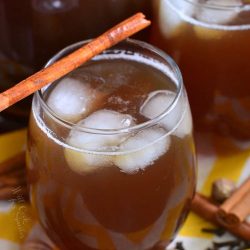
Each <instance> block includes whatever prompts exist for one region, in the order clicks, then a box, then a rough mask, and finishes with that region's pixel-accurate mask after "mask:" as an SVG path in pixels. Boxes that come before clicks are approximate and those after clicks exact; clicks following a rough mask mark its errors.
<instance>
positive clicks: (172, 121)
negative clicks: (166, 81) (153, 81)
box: [140, 90, 192, 137]
mask: <svg viewBox="0 0 250 250" xmlns="http://www.w3.org/2000/svg"><path fill="white" fill-rule="evenodd" d="M175 97H176V93H174V92H172V91H169V90H157V91H153V92H151V93H150V94H149V95H148V98H147V99H146V101H145V102H144V103H143V105H142V106H141V108H140V113H141V114H142V115H143V116H145V117H147V118H149V119H154V118H155V117H157V116H159V115H161V114H162V113H164V112H165V111H166V109H167V108H168V107H169V106H171V104H172V103H173V101H174V99H175ZM185 110H187V111H185ZM159 123H160V124H161V125H162V126H163V127H164V128H166V129H167V131H171V130H173V132H172V133H173V134H174V135H176V136H178V137H184V136H185V135H187V134H189V133H190V131H192V118H191V113H190V110H189V106H188V101H187V96H186V93H185V92H183V94H181V95H180V97H179V99H178V102H177V103H176V104H175V106H173V108H172V109H171V110H169V112H168V114H166V115H165V117H164V118H163V119H162V120H161V121H160V122H159Z"/></svg>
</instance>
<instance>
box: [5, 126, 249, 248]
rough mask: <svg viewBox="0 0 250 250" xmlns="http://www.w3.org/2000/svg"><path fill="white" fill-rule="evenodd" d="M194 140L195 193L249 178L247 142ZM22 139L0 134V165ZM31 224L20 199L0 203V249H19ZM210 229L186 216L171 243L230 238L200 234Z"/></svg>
mask: <svg viewBox="0 0 250 250" xmlns="http://www.w3.org/2000/svg"><path fill="white" fill-rule="evenodd" d="M196 139H197V148H198V166H199V168H198V183H197V189H198V191H199V192H201V193H203V194H204V195H209V194H210V186H211V183H212V182H213V180H215V179H217V178H220V177H225V178H229V179H232V180H234V181H236V182H237V183H241V182H243V181H244V180H245V179H246V178H247V177H248V176H249V175H250V142H245V143H243V142H238V141H235V140H233V139H229V138H222V137H219V136H212V135H210V134H206V135H204V134H203V135H202V136H201V135H197V136H196ZM25 140H26V130H19V131H15V132H11V133H6V134H3V135H0V147H1V150H0V162H1V161H4V160H6V159H8V158H9V157H12V156H14V155H15V154H17V153H18V152H20V151H22V150H24V148H25ZM34 224H35V222H34V220H33V219H32V215H31V209H30V206H29V205H28V204H24V203H23V202H22V200H21V199H16V200H10V201H8V202H0V250H17V249H20V244H21V243H22V242H23V241H24V239H25V238H26V237H27V236H28V235H29V234H30V232H31V229H32V228H33V229H34V227H36V226H37V225H34ZM211 227H213V226H212V225H211V224H209V223H208V222H206V221H204V220H202V219H201V218H199V217H198V216H196V215H194V214H193V213H190V215H189V217H188V219H187V220H186V222H185V225H184V227H183V228H182V230H181V231H180V232H179V234H178V236H177V238H176V240H175V241H182V242H183V245H184V247H185V249H188V250H190V249H192V250H203V249H204V250H205V249H207V248H208V247H209V246H211V242H212V240H217V241H220V240H225V239H229V238H232V236H231V235H230V234H226V235H224V236H223V237H222V238H216V236H213V235H210V234H206V233H202V231H201V229H202V228H211ZM174 244H175V242H173V244H172V246H170V247H169V249H171V248H173V246H174ZM128 250H129V249H128Z"/></svg>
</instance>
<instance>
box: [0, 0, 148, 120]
mask: <svg viewBox="0 0 250 250" xmlns="http://www.w3.org/2000/svg"><path fill="white" fill-rule="evenodd" d="M138 11H142V12H144V13H145V14H146V15H147V16H150V12H151V5H150V1H149V0H139V1H137V0H118V1H117V0H22V1H20V0H0V82H1V84H0V91H3V90H6V89H7V88H9V87H10V86H13V85H14V84H16V83H18V82H19V81H21V80H23V79H25V78H26V77H28V76H30V75H31V74H33V73H34V72H35V71H38V70H40V69H41V68H42V67H43V66H44V64H45V62H46V61H47V60H48V59H49V58H50V57H51V56H52V55H54V54H55V53H57V52H58V51H59V50H60V49H62V48H64V47H65V46H67V45H69V44H71V43H74V42H77V41H80V40H84V39H89V38H94V37H96V36H98V35H100V34H101V33H102V32H104V31H106V30H107V29H109V28H111V27H112V26H113V25H115V24H117V23H118V22H120V21H122V20H123V19H125V18H127V17H129V16H131V15H132V14H134V13H136V12H138ZM141 35H142V36H141V38H143V39H146V37H147V34H146V33H142V34H141ZM28 106H29V105H28V102H27V103H26V104H25V103H24V102H23V103H21V106H20V103H19V108H18V106H15V109H14V108H12V109H9V110H8V114H9V115H12V116H16V117H20V116H21V117H22V116H25V114H26V115H27V114H28V112H29V109H28Z"/></svg>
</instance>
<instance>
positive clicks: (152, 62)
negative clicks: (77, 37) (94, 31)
mask: <svg viewBox="0 0 250 250" xmlns="http://www.w3.org/2000/svg"><path fill="white" fill-rule="evenodd" d="M83 43H85V42H80V43H77V44H74V45H71V46H69V47H67V48H65V49H64V50H63V51H61V52H59V53H58V54H57V55H56V56H55V57H53V58H52V59H51V60H50V61H49V63H48V65H49V64H51V63H53V62H54V61H56V60H58V59H59V58H60V57H62V56H65V55H66V54H68V53H69V52H71V51H72V50H74V49H76V48H78V47H79V46H80V45H82V44H83ZM28 134H29V136H28V164H27V165H28V177H29V184H30V190H31V192H30V193H31V202H32V204H33V207H34V208H35V210H36V212H37V214H38V218H39V220H40V223H41V225H42V227H43V228H44V229H45V231H46V232H47V234H48V236H49V237H50V238H51V239H52V241H54V242H55V244H57V245H58V247H59V248H60V249H74V250H77V249H98V250H111V249H119V250H120V249H126V250H127V249H129V250H133V249H137V250H138V249H161V248H164V247H166V246H167V245H168V244H169V242H170V241H171V240H172V239H173V237H174V235H175V234H176V232H177V230H178V229H179V228H180V226H181V224H182V223H183V221H184V219H185V217H186V215H187V212H188V210H189V207H190V202H191V199H192V197H193V194H194V190H195V183H196V181H195V180H196V169H195V151H194V144H193V138H192V118H191V113H190V108H189V103H188V99H187V96H186V92H185V89H184V86H183V82H182V78H181V74H180V72H179V70H178V68H177V66H176V64H175V63H174V62H173V60H172V59H171V58H170V57H168V56H167V55H166V54H165V53H164V52H162V51H160V50H158V49H156V48H155V47H153V46H151V45H149V44H146V43H144V42H139V41H136V40H126V41H124V42H122V43H120V44H118V45H116V46H115V47H113V48H111V49H108V50H106V51H104V52H103V53H102V54H100V55H98V56H96V57H94V58H93V59H92V60H91V61H89V62H88V63H86V64H84V65H82V66H81V67H80V68H79V69H77V70H75V71H73V72H71V73H70V74H68V75H67V76H65V77H63V78H61V79H60V80H58V81H57V82H55V83H53V84H51V85H50V86H48V87H46V88H43V89H42V90H41V91H38V92H37V93H35V96H34V99H33V104H32V113H31V117H30V124H29V133H28Z"/></svg>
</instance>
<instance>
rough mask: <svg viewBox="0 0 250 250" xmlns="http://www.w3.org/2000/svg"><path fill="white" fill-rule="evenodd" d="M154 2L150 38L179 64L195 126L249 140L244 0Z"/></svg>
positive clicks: (247, 8) (248, 28) (248, 32)
mask: <svg viewBox="0 0 250 250" xmlns="http://www.w3.org/2000/svg"><path fill="white" fill-rule="evenodd" d="M247 2H248V3H247ZM154 3H155V6H154V7H155V8H154V10H155V12H154V20H155V22H154V24H155V27H154V28H153V29H152V32H153V34H152V41H153V43H154V44H156V45H158V46H159V47H160V48H162V49H164V50H165V51H166V52H167V53H169V54H170V55H171V56H172V57H173V58H174V60H175V61H176V62H177V64H178V65H179V67H180V69H181V71H182V74H183V78H184V82H185V84H186V87H187V92H188V96H189V98H190V105H191V109H192V114H193V117H194V125H195V127H196V128H198V129H202V130H204V128H205V129H211V130H213V131H215V132H220V133H222V134H223V135H225V136H234V137H240V138H243V139H246V140H249V138H250V115H249V114H250V84H249V83H250V80H249V67H250V60H249V56H250V50H249V43H250V4H249V1H244V0H229V1H228V0H224V1H214V0H208V1H203V0H156V1H155V2H154Z"/></svg>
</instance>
